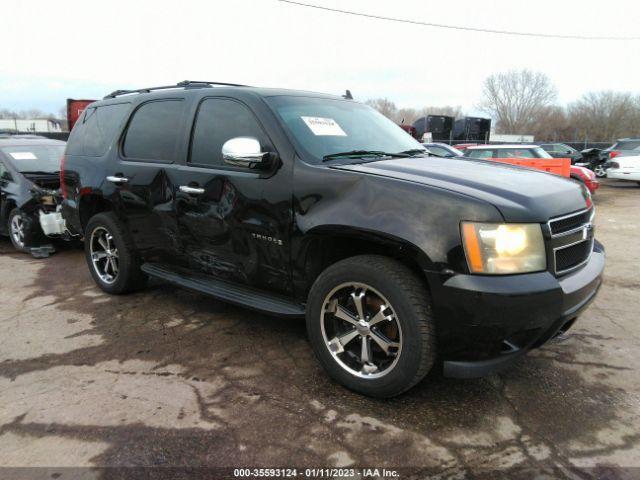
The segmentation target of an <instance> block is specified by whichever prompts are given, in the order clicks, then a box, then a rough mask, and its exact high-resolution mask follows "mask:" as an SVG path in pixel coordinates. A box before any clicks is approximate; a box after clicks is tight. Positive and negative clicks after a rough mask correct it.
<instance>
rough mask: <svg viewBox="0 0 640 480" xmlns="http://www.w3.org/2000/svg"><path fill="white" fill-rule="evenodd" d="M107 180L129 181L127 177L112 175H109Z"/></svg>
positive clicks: (116, 181) (114, 181) (115, 181)
mask: <svg viewBox="0 0 640 480" xmlns="http://www.w3.org/2000/svg"><path fill="white" fill-rule="evenodd" d="M107 180H108V181H109V182H111V183H127V182H128V181H129V179H128V178H127V177H114V176H112V175H110V176H108V177H107Z"/></svg>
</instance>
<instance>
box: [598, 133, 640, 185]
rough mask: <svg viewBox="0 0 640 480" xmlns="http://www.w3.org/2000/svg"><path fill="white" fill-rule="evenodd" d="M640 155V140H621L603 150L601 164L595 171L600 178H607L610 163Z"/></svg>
mask: <svg viewBox="0 0 640 480" xmlns="http://www.w3.org/2000/svg"><path fill="white" fill-rule="evenodd" d="M639 155H640V138H621V139H619V140H616V143H614V144H613V145H611V146H610V147H609V148H606V149H604V150H602V152H601V158H600V160H601V161H600V163H599V164H598V166H597V168H596V169H595V170H594V171H595V173H596V175H597V176H598V177H600V178H602V177H605V176H607V169H608V168H609V162H610V161H611V160H613V159H614V158H617V157H632V156H639Z"/></svg>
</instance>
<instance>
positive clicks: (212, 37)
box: [0, 0, 640, 114]
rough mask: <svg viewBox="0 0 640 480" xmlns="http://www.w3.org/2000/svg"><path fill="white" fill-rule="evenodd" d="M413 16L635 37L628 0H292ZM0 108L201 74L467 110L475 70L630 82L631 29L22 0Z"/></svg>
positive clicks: (471, 109)
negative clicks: (521, 34) (627, 38)
mask: <svg viewBox="0 0 640 480" xmlns="http://www.w3.org/2000/svg"><path fill="white" fill-rule="evenodd" d="M301 1H304V2H306V3H313V4H316V5H321V6H326V7H331V8H339V9H346V10H352V11H357V12H364V13H367V14H373V15H381V16H389V17H395V18H403V19H410V20H417V21H425V22H435V23H444V24H452V25H459V26H471V27H480V28H490V29H504V30H517V31H528V32H540V33H547V34H565V35H571V34H575V35H597V36H603V35H608V36H640V30H638V25H640V2H638V1H637V0H608V1H607V2H606V3H603V2H601V1H595V0H583V1H581V2H577V1H560V0H536V1H535V2H531V1H528V2H527V1H521V0H484V1H477V0H475V1H466V0H458V1H455V2H452V1H443V0H394V1H393V2H391V1H388V0H387V1H385V0H380V1H378V0H343V1H338V0H301ZM0 31H1V32H2V38H3V49H2V54H1V55H0V109H2V108H8V109H15V110H21V109H28V108H38V109H41V110H44V111H46V112H53V113H57V112H58V111H59V110H60V108H61V107H63V106H64V104H65V101H66V99H67V98H88V99H94V98H101V97H102V96H104V95H106V94H108V93H109V92H111V91H113V90H116V89H121V88H140V87H148V86H155V85H169V84H174V83H177V82H179V81H181V80H185V79H189V80H207V81H222V82H232V83H242V84H248V85H256V86H264V87H281V88H294V89H301V90H313V91H320V92H327V93H336V94H341V93H343V92H344V91H345V89H347V88H348V89H350V90H351V92H352V93H353V95H354V97H355V98H356V100H366V99H369V98H377V97H386V98H389V99H390V100H392V101H394V102H395V103H396V104H397V105H398V106H399V107H414V108H420V107H423V106H427V105H430V106H442V105H453V106H457V105H459V106H462V107H463V110H464V111H465V112H467V113H468V114H474V113H478V111H477V104H478V103H479V101H480V98H481V93H482V82H483V80H484V79H485V78H486V77H487V76H489V75H491V74H492V73H495V72H500V71H506V70H510V69H521V68H529V69H532V70H536V71H541V72H544V73H546V74H547V75H548V76H549V77H550V78H551V80H552V82H553V83H554V84H555V85H556V87H557V89H558V93H559V98H558V100H559V102H560V103H562V104H564V103H567V102H570V101H572V100H575V99H577V98H579V97H580V95H582V94H583V93H585V92H587V91H593V90H617V91H630V92H634V93H640V82H639V80H640V62H639V61H638V59H639V58H640V41H637V40H636V41H592V40H562V39H543V38H528V37H515V36H505V35H497V34H487V33H479V32H465V31H460V30H446V29H439V28H432V27H425V26H419V25H410V24H401V23H396V22H389V21H382V20H375V19H370V18H361V17H354V16H351V15H344V14H339V13H333V12H326V11H320V10H317V9H310V8H305V7H301V6H296V5H291V4H287V3H282V2H279V1H277V0H253V1H252V0H209V1H191V0H182V1H180V2H176V1H175V0H173V1H165V0H153V1H146V0H141V1H135V0H129V1H120V0H116V1H103V2H97V1H91V0H80V1H76V0H68V1H65V0H59V1H51V0H29V1H28V2H8V3H7V4H6V5H3V8H2V17H0Z"/></svg>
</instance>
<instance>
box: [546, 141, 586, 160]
mask: <svg viewBox="0 0 640 480" xmlns="http://www.w3.org/2000/svg"><path fill="white" fill-rule="evenodd" d="M540 147H541V148H542V149H543V150H544V151H545V152H547V153H548V154H549V155H551V156H552V157H553V158H570V159H571V163H572V164H575V163H576V162H580V161H581V160H582V154H581V153H580V152H579V151H578V150H576V149H575V148H573V147H571V146H569V145H567V144H564V143H542V144H540Z"/></svg>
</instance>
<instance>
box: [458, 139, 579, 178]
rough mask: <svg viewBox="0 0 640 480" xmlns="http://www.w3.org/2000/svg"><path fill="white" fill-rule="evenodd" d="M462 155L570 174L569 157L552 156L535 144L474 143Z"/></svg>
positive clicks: (557, 173)
mask: <svg viewBox="0 0 640 480" xmlns="http://www.w3.org/2000/svg"><path fill="white" fill-rule="evenodd" d="M464 155H465V157H470V158H480V159H483V160H492V161H494V162H500V163H509V164H511V165H519V166H521V167H529V168H535V169H538V170H543V171H545V172H549V173H555V174H556V175H561V176H563V177H567V178H569V177H570V176H571V159H570V158H553V157H552V156H551V155H549V154H548V153H547V152H545V151H544V150H543V149H542V148H541V147H539V146H537V145H476V146H471V147H467V148H466V149H465V150H464Z"/></svg>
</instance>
